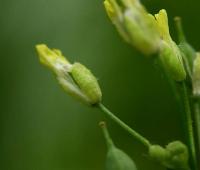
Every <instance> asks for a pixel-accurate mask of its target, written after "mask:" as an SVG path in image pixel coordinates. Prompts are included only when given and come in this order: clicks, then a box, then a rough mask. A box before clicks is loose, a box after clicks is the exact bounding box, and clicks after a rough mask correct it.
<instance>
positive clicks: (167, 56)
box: [155, 9, 186, 81]
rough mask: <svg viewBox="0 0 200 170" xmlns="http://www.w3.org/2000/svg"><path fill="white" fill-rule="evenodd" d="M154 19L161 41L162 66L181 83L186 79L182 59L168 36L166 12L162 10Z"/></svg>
mask: <svg viewBox="0 0 200 170" xmlns="http://www.w3.org/2000/svg"><path fill="white" fill-rule="evenodd" d="M155 18H156V22H157V26H158V30H159V33H160V36H161V38H162V39H163V40H162V44H161V49H160V58H161V61H162V64H163V66H164V68H165V69H166V71H167V72H168V73H169V74H170V76H171V77H172V78H173V79H174V80H176V81H183V80H185V78H186V72H185V68H184V64H183V58H182V55H181V52H180V50H179V48H178V46H177V45H176V43H175V42H174V41H173V40H172V38H171V36H170V33H169V26H168V17H167V12H166V11H165V10H164V9H162V10H160V11H159V13H158V14H156V15H155Z"/></svg>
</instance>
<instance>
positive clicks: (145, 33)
mask: <svg viewBox="0 0 200 170" xmlns="http://www.w3.org/2000/svg"><path fill="white" fill-rule="evenodd" d="M104 5H105V8H106V11H107V13H108V16H109V17H110V19H111V21H112V22H113V24H114V25H115V26H116V28H117V30H118V32H119V33H120V34H121V35H122V37H123V38H124V39H125V40H126V41H127V42H128V43H130V44H131V45H133V46H134V47H136V48H137V49H138V50H140V51H141V52H142V53H144V54H146V55H150V54H153V53H156V52H158V50H159V48H160V36H159V34H158V31H157V26H156V24H155V19H152V17H150V16H149V14H148V13H147V11H146V9H145V8H144V7H143V6H142V5H141V4H140V2H139V1H138V0H121V5H119V4H118V3H117V1H116V0H105V1H104Z"/></svg>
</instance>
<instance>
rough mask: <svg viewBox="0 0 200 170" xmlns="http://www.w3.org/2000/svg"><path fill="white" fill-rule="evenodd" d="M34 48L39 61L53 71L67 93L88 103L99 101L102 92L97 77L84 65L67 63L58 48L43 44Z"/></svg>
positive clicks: (93, 103)
mask: <svg viewBox="0 0 200 170" xmlns="http://www.w3.org/2000/svg"><path fill="white" fill-rule="evenodd" d="M36 50H37V52H38V55H39V59H40V62H41V63H42V64H43V65H45V66H47V67H48V68H49V69H50V70H52V71H53V73H54V74H55V76H56V78H57V80H58V82H59V84H60V85H61V86H62V87H63V89H64V90H65V91H66V92H67V93H68V94H70V95H71V96H73V97H75V98H77V99H79V100H80V101H82V102H84V103H86V104H88V105H95V104H97V103H99V102H100V101H101V97H102V94H101V89H100V87H99V85H98V82H97V79H96V78H95V77H94V75H93V74H92V73H91V72H90V70H88V69H87V68H86V67H85V66H83V65H82V64H80V63H74V64H71V63H69V61H67V60H66V58H65V57H64V56H63V55H62V52H61V51H60V50H57V49H53V50H51V49H49V48H48V47H47V46H46V45H44V44H40V45H37V46H36Z"/></svg>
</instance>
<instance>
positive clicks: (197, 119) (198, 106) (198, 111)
mask: <svg viewBox="0 0 200 170" xmlns="http://www.w3.org/2000/svg"><path fill="white" fill-rule="evenodd" d="M193 106H194V123H195V130H196V135H197V138H196V143H197V145H196V147H197V150H196V153H197V157H198V154H200V103H199V100H197V99H194V101H193ZM198 166H200V163H198Z"/></svg>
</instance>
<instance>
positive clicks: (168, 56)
mask: <svg viewBox="0 0 200 170" xmlns="http://www.w3.org/2000/svg"><path fill="white" fill-rule="evenodd" d="M160 58H161V61H162V64H163V66H164V68H165V69H166V71H167V72H168V73H169V74H170V76H171V77H172V78H173V79H174V80H175V81H183V80H185V78H186V72H185V69H184V65H183V60H182V56H181V53H180V50H179V49H178V47H177V45H176V44H175V43H174V42H173V41H172V42H171V43H170V44H167V43H166V42H165V41H163V42H162V48H161V51H160Z"/></svg>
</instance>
